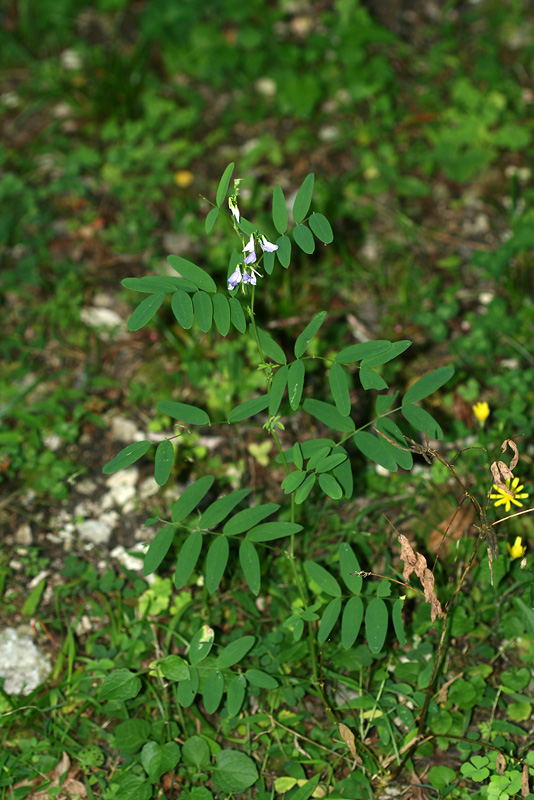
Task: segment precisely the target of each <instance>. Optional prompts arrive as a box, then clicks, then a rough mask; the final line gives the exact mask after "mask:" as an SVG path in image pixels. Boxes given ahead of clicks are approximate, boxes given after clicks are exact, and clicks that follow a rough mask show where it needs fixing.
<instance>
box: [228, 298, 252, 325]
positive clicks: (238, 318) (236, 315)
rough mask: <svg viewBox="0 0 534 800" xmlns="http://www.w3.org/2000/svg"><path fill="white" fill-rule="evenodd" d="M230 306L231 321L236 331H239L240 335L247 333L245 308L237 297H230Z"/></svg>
mask: <svg viewBox="0 0 534 800" xmlns="http://www.w3.org/2000/svg"><path fill="white" fill-rule="evenodd" d="M228 305H229V306H230V320H231V322H232V325H233V326H234V328H236V330H238V331H239V333H245V331H246V329H247V321H246V319H245V313H244V311H243V306H242V305H241V303H240V302H239V300H238V299H237V297H229V298H228Z"/></svg>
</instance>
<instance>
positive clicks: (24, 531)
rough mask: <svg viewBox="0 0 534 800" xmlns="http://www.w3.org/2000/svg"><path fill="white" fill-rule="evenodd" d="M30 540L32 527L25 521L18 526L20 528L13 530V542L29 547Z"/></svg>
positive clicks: (31, 539) (31, 538)
mask: <svg viewBox="0 0 534 800" xmlns="http://www.w3.org/2000/svg"><path fill="white" fill-rule="evenodd" d="M32 541H33V537H32V529H31V528H30V526H29V525H28V523H27V522H25V523H24V524H23V525H21V526H20V528H19V529H18V530H17V531H15V542H16V543H17V544H21V545H23V546H24V547H29V545H31V543H32Z"/></svg>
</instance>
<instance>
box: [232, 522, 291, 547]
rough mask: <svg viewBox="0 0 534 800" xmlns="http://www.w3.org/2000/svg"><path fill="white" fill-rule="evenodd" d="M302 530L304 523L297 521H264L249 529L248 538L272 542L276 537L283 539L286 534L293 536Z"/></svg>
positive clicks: (254, 540)
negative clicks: (300, 523)
mask: <svg viewBox="0 0 534 800" xmlns="http://www.w3.org/2000/svg"><path fill="white" fill-rule="evenodd" d="M301 530H302V525H299V524H298V523H297V522H264V523H263V524H261V525H256V527H255V528H252V529H251V530H250V531H248V532H247V535H246V538H247V540H248V541H249V542H272V541H273V540H274V539H283V538H284V536H291V535H292V534H293V533H299V531H301Z"/></svg>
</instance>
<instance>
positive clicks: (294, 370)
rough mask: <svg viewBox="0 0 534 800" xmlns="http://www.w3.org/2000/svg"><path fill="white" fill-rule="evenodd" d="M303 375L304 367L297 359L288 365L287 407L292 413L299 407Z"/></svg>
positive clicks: (304, 372) (302, 362)
mask: <svg viewBox="0 0 534 800" xmlns="http://www.w3.org/2000/svg"><path fill="white" fill-rule="evenodd" d="M305 374H306V369H305V367H304V361H301V360H300V359H297V360H296V361H293V362H292V363H291V364H290V365H289V371H288V373H287V392H288V397H289V405H290V406H291V408H292V410H293V411H296V409H297V408H298V407H299V404H300V400H301V398H302V390H303V389H304V377H305Z"/></svg>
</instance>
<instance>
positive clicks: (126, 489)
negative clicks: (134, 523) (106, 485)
mask: <svg viewBox="0 0 534 800" xmlns="http://www.w3.org/2000/svg"><path fill="white" fill-rule="evenodd" d="M134 497H135V486H124V485H121V486H114V487H113V489H111V491H109V492H107V493H106V494H105V495H104V497H103V498H102V502H101V508H104V509H108V508H113V506H119V508H124V507H125V506H126V504H127V503H128V502H129V501H130V500H132V499H133V498H134Z"/></svg>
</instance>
